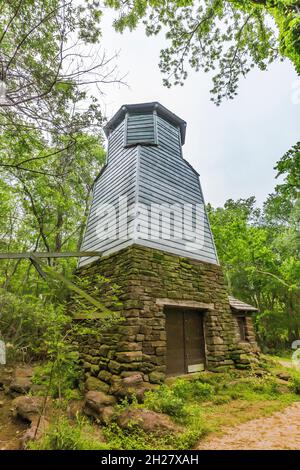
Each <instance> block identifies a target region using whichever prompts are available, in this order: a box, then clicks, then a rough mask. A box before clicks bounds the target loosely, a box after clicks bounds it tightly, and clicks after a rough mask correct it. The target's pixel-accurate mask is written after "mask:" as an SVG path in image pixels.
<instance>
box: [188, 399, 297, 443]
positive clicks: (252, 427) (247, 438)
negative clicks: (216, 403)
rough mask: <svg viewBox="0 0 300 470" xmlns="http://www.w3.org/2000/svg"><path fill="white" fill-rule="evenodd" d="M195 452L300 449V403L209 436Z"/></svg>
mask: <svg viewBox="0 0 300 470" xmlns="http://www.w3.org/2000/svg"><path fill="white" fill-rule="evenodd" d="M197 449H198V450H213V449H216V450H231V449H232V450H248V449H251V450H255V449H256V450H258V449H259V450H300V402H299V403H294V404H292V405H290V406H288V407H287V408H286V409H285V410H283V411H280V412H277V413H274V414H273V415H271V416H269V417H263V418H258V419H252V420H250V421H247V422H245V423H243V424H240V425H237V426H234V427H231V428H229V429H228V430H227V431H226V432H225V434H223V435H222V436H209V437H208V438H207V439H204V440H202V441H201V443H200V444H199V446H198V447H197Z"/></svg>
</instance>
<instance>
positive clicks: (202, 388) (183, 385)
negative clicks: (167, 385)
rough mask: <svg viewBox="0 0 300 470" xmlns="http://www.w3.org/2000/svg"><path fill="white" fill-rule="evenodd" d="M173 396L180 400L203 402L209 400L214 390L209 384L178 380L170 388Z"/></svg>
mask: <svg viewBox="0 0 300 470" xmlns="http://www.w3.org/2000/svg"><path fill="white" fill-rule="evenodd" d="M172 390H173V392H174V394H175V395H176V396H177V397H179V398H182V399H198V400H203V399H204V400H205V399H209V398H211V396H212V395H213V392H214V388H213V386H212V385H210V384H209V383H203V382H200V381H199V380H195V381H188V380H184V379H178V380H176V382H175V383H174V385H173V386H172Z"/></svg>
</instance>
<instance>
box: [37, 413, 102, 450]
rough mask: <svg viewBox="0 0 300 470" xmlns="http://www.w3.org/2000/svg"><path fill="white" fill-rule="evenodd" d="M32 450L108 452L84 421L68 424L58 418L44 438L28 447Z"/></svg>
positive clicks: (64, 419) (81, 419)
mask: <svg viewBox="0 0 300 470" xmlns="http://www.w3.org/2000/svg"><path fill="white" fill-rule="evenodd" d="M29 448H30V449H32V450H109V447H108V445H107V444H106V443H105V442H103V441H101V440H100V438H99V439H97V438H96V437H95V430H94V428H93V427H92V426H91V425H90V424H89V422H88V421H87V420H86V419H83V418H80V419H77V421H76V423H70V422H69V421H68V420H67V419H66V418H59V419H57V421H55V422H54V423H52V424H51V426H50V427H49V428H48V429H47V431H46V432H45V434H44V436H43V437H42V438H41V439H40V440H38V441H35V442H32V443H31V444H30V446H29Z"/></svg>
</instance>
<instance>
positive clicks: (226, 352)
mask: <svg viewBox="0 0 300 470" xmlns="http://www.w3.org/2000/svg"><path fill="white" fill-rule="evenodd" d="M98 274H100V275H102V276H105V277H106V278H108V279H109V280H110V283H115V284H118V286H119V287H120V292H121V295H120V302H121V306H120V313H121V315H122V317H123V318H124V321H122V322H121V323H120V325H118V326H117V327H115V328H114V329H113V330H112V331H109V332H105V333H102V334H101V336H100V337H98V338H92V337H86V338H84V339H81V341H80V344H79V348H80V352H81V355H82V360H83V367H84V369H85V374H86V378H87V384H86V385H87V388H88V389H89V390H98V391H102V392H105V393H114V394H118V393H119V394H122V392H120V390H122V389H123V390H126V379H127V378H128V377H131V376H135V377H136V379H137V382H138V383H136V384H134V385H133V387H132V388H133V390H135V391H137V392H138V393H140V394H141V395H142V394H143V390H145V389H147V388H149V387H151V384H158V383H162V382H163V381H164V379H165V375H166V330H165V313H164V305H176V303H178V304H179V305H183V306H184V305H185V306H193V305H194V306H199V305H202V306H203V307H204V313H203V315H204V335H205V349H206V368H207V369H208V370H214V371H217V370H224V368H229V367H235V366H236V365H238V364H240V365H241V366H245V367H246V366H247V365H249V360H248V363H247V361H246V355H248V356H249V354H252V352H255V351H256V349H257V345H256V342H255V336H254V333H253V328H252V324H251V318H250V320H249V319H248V320H247V321H248V322H249V325H248V330H249V331H252V333H253V334H252V333H251V335H250V337H249V338H248V342H247V343H246V344H242V343H239V340H238V327H237V322H236V318H235V316H234V315H233V314H232V312H231V309H230V306H229V301H228V292H227V289H226V286H225V282H224V278H223V274H222V270H221V268H220V266H219V265H215V264H209V263H204V262H201V261H195V260H191V259H188V258H182V257H179V256H176V255H172V254H168V253H165V252H162V251H158V250H155V249H150V248H146V247H142V246H139V245H134V246H131V247H129V248H126V249H124V250H121V251H119V252H117V253H115V254H112V255H110V256H108V257H105V258H103V259H101V260H99V261H97V262H94V263H93V264H91V265H88V266H85V267H83V268H81V269H80V270H79V271H78V272H77V275H79V276H82V277H88V278H89V279H90V280H92V279H93V277H94V276H95V275H98ZM110 283H107V289H109V287H110ZM205 307H206V309H205ZM78 313H79V314H80V312H78ZM95 321H97V320H95ZM251 328H252V330H251ZM245 348H246V351H245ZM127 388H128V387H127ZM117 391H118V392H117Z"/></svg>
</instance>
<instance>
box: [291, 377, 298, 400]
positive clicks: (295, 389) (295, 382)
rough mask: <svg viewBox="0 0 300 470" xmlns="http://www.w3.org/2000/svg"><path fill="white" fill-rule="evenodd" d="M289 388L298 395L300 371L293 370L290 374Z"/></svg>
mask: <svg viewBox="0 0 300 470" xmlns="http://www.w3.org/2000/svg"><path fill="white" fill-rule="evenodd" d="M291 389H292V391H293V392H294V393H296V394H297V395H300V373H297V372H294V373H293V375H292V381H291Z"/></svg>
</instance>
